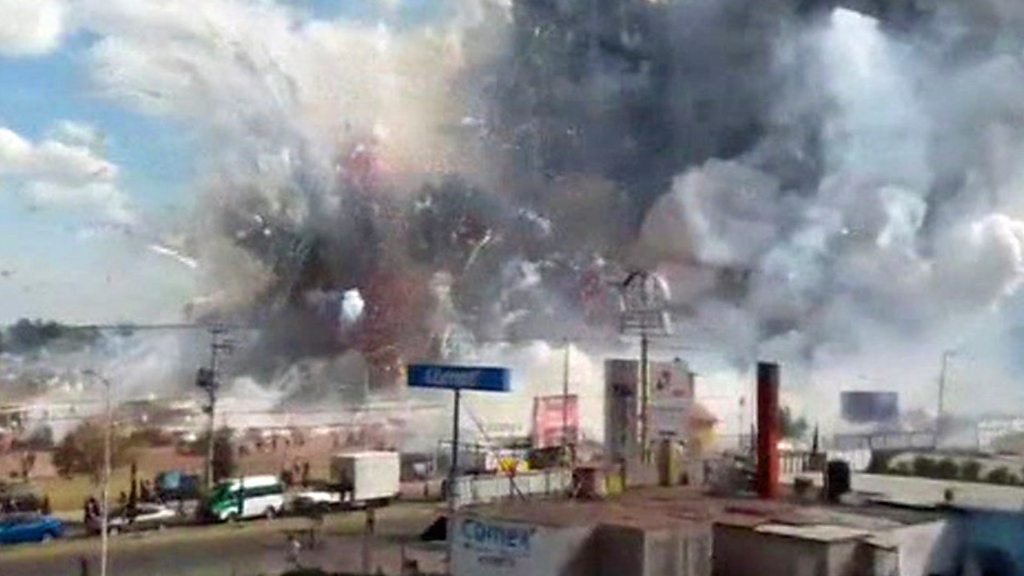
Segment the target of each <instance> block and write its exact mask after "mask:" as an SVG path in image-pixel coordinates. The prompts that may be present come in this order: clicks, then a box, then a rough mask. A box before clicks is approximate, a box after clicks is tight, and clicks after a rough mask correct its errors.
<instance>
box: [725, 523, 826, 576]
mask: <svg viewBox="0 0 1024 576" xmlns="http://www.w3.org/2000/svg"><path fill="white" fill-rule="evenodd" d="M835 561H836V562H838V561H839V559H838V557H837V559H836V560H835ZM829 563H830V559H829V555H828V546H826V545H823V544H821V543H817V542H812V541H809V540H800V539H796V538H785V537H780V536H773V535H770V534H759V533H757V532H755V531H754V530H753V529H750V528H745V527H736V526H726V525H723V524H716V525H715V526H714V535H713V553H712V564H713V567H712V574H714V575H715V576H755V575H756V576H825V575H826V574H828V569H829Z"/></svg>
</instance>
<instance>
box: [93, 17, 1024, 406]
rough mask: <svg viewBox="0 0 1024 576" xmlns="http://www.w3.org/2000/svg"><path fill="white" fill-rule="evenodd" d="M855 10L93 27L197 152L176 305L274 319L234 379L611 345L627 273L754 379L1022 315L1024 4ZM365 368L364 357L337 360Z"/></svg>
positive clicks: (928, 341)
mask: <svg viewBox="0 0 1024 576" xmlns="http://www.w3.org/2000/svg"><path fill="white" fill-rule="evenodd" d="M845 5H846V6H847V8H839V7H836V6H835V3H834V2H828V1H825V0H820V1H815V0H769V1H765V0H686V1H679V2H661V3H659V2H649V1H647V0H566V1H558V2H555V1H543V0H511V1H509V2H497V1H488V0H449V1H447V2H441V3H438V7H437V9H436V11H435V12H434V13H432V14H431V15H430V16H429V17H424V16H423V15H422V14H420V15H419V16H418V17H417V18H414V19H412V20H410V19H408V18H403V17H402V16H401V12H402V11H401V9H400V8H396V11H395V12H388V11H383V12H382V13H381V18H380V22H376V21H374V22H372V23H367V22H363V21H357V20H352V19H337V20H326V19H318V18H314V17H311V16H309V15H307V14H305V13H303V12H301V11H299V10H297V9H293V8H288V7H286V6H284V5H283V4H279V3H274V2H260V3H247V2H242V1H240V0H208V1H205V2H202V3H201V4H196V3H194V2H186V1H184V0H182V1H174V2H155V1H141V0H104V1H102V2H101V1H99V0H95V1H94V0H79V1H78V2H77V3H76V4H75V7H74V15H75V20H76V24H77V25H78V26H80V27H82V28H85V29H88V30H90V31H92V32H94V33H95V34H96V37H97V38H98V40H97V41H96V43H95V44H94V45H93V46H92V48H91V49H90V62H91V64H92V70H93V77H94V80H95V82H96V85H97V87H98V89H99V92H100V94H102V95H104V96H106V97H108V98H110V99H113V100H115V101H118V102H122V103H124V104H125V105H128V106H132V107H134V108H135V109H137V110H140V111H142V112H144V113H147V114H153V115H158V116H161V117H165V118H169V119H172V120H173V121H175V122H177V123H178V125H179V126H181V127H182V129H184V130H188V131H189V133H190V134H191V135H192V137H193V138H194V141H195V142H196V147H197V150H199V151H200V155H201V156H202V157H203V158H204V159H205V160H204V161H203V163H202V165H201V174H202V176H201V178H200V180H199V182H197V189H198V196H197V198H196V204H197V208H196V211H197V218H196V219H195V222H196V223H195V226H194V228H192V229H190V230H186V231H185V232H186V233H187V236H188V240H187V241H185V242H183V243H182V245H183V246H184V248H181V249H179V248H177V247H176V248H174V249H173V250H170V249H168V248H167V247H162V248H160V250H161V253H171V254H172V255H173V256H174V257H176V258H179V259H180V260H181V261H182V262H185V263H187V265H189V266H195V268H196V271H197V275H198V278H199V281H200V284H201V285H202V287H203V290H204V293H203V294H202V295H200V296H198V297H197V298H196V299H195V301H194V302H193V303H192V304H191V305H190V307H189V309H188V310H187V314H188V315H189V316H190V317H191V318H193V319H197V320H214V319H221V320H230V321H236V322H242V323H251V324H255V325H258V326H261V327H263V328H264V329H263V332H262V334H261V336H260V337H259V338H257V339H256V341H255V342H253V343H252V344H251V346H247V347H246V348H247V349H246V350H242V351H240V352H239V355H240V358H239V360H238V364H239V365H240V366H248V367H249V371H250V372H252V374H250V376H252V377H253V378H255V379H256V380H257V381H260V382H274V383H276V385H278V386H279V387H281V388H283V389H285V388H286V389H288V390H289V391H291V390H293V389H294V388H295V384H294V382H295V381H296V379H298V380H302V379H314V378H315V379H320V380H325V381H328V382H334V383H335V385H347V384H345V383H347V382H352V381H360V382H362V381H363V380H364V377H365V375H363V374H358V375H357V374H353V372H360V371H367V370H368V371H369V372H371V373H372V374H371V376H373V379H375V380H377V379H379V380H381V381H389V380H394V379H395V378H396V377H397V375H398V366H399V365H400V364H401V363H403V362H405V361H409V360H413V359H422V358H430V357H438V356H443V355H446V354H447V355H456V356H457V355H463V354H467V353H469V352H467V351H472V350H473V349H474V348H476V347H478V346H479V345H480V342H481V341H482V340H491V339H514V340H530V339H555V338H561V337H562V336H568V335H573V336H579V335H587V336H588V337H597V338H603V337H610V336H611V335H612V334H613V333H614V332H616V331H617V325H616V321H617V310H616V302H615V295H614V289H613V288H611V287H610V286H609V284H610V282H612V281H614V280H617V279H621V278H622V277H623V276H624V273H625V272H626V271H628V270H630V269H632V268H635V267H644V268H648V269H656V270H659V271H660V272H661V273H662V274H664V276H665V277H666V278H667V279H668V280H669V283H670V284H671V285H672V293H673V302H672V305H673V312H674V313H675V315H676V318H677V322H678V323H679V324H680V325H681V327H682V329H683V331H684V332H685V333H688V334H690V333H693V334H701V336H700V337H701V338H703V339H705V340H706V341H707V345H708V346H712V347H717V348H721V349H722V350H723V352H724V353H725V354H727V355H728V356H729V357H730V358H733V359H736V360H737V361H739V362H740V363H741V364H742V363H748V362H749V361H750V360H752V359H753V358H755V357H757V356H776V357H779V358H782V359H785V360H789V361H799V362H800V363H804V364H806V365H807V366H810V367H812V369H813V368H814V367H817V368H818V369H826V368H828V367H830V366H837V365H843V361H842V360H841V359H843V358H851V357H864V355H865V354H868V353H871V352H872V351H873V350H877V347H878V346H882V347H883V348H884V347H886V346H889V345H890V344H892V343H896V342H908V341H909V342H913V343H914V344H913V345H907V346H908V348H913V347H914V346H919V347H923V348H927V349H928V350H926V351H925V352H922V354H921V355H922V357H928V358H930V357H936V358H937V356H938V352H939V350H941V349H942V348H944V347H947V346H952V345H960V344H962V342H961V341H960V340H961V339H962V338H961V337H962V336H963V334H961V335H959V336H957V337H952V336H949V335H951V334H952V333H953V332H954V329H953V327H962V326H964V325H966V324H965V323H968V322H971V325H977V324H978V320H977V319H978V318H983V319H992V320H995V318H996V316H997V315H998V311H1000V310H1007V309H1012V307H1010V308H1007V303H1008V302H1009V303H1011V304H1012V303H1014V302H1015V299H1014V294H1015V293H1016V289H1017V287H1018V285H1019V283H1020V280H1021V273H1022V269H1024V224H1022V222H1021V221H1020V220H1019V218H1021V217H1022V216H1024V215H1022V214H1021V210H1022V208H1024V206H1022V201H1021V199H1020V195H1019V194H1018V193H1017V190H1018V188H1019V186H1020V184H1021V183H1022V178H1021V176H1022V173H1021V170H1020V168H1019V167H1018V166H1017V163H1016V159H1017V158H1018V157H1019V155H1020V153H1021V152H1022V145H1024V108H1022V107H1021V102H1024V98H1022V96H1024V94H1021V93H1020V92H1021V91H1022V90H1024V88H1022V87H1024V83H1022V82H1021V81H1020V80H1021V77H1022V72H1024V60H1022V55H1024V54H1022V52H1021V50H1022V45H1021V42H1020V38H1021V37H1022V33H1024V12H1022V10H1021V9H1020V8H1018V7H1017V3H1016V2H1012V1H1010V0H1002V1H1001V0H985V1H968V0H963V1H960V2H946V3H942V4H941V6H940V5H935V6H932V5H930V4H929V5H926V4H925V3H924V2H915V1H912V0H906V1H897V0H892V1H890V2H884V1H877V2H867V1H863V2H856V1H853V0H851V1H850V2H848V3H846V4H845ZM856 10H862V11H863V13H861V12H857V11H856ZM1004 317H1005V315H1004ZM986 322H987V320H986V321H985V322H981V324H985V325H987V324H986ZM991 324H992V325H993V326H1000V327H1004V326H1005V324H1003V323H995V322H992V323H991ZM977 332H978V333H979V334H980V335H979V336H977V337H978V338H980V339H987V340H988V341H991V340H992V339H996V338H1001V337H1003V331H1002V330H1001V329H997V328H985V329H984V330H980V331H977ZM879 343H883V344H879ZM933 347H934V348H935V350H934V351H933V350H931V348H933ZM346 354H347V355H348V356H346ZM352 354H355V355H356V356H358V357H359V358H361V359H363V360H365V362H366V363H368V365H369V366H368V367H367V366H366V365H365V364H364V363H361V362H355V363H352V362H348V361H347V360H346V361H345V362H341V361H335V359H337V358H342V357H345V358H351V357H352V356H351V355H352ZM886 362H888V356H887V360H886ZM922 362H924V363H925V364H927V362H925V361H922ZM356 364H359V366H358V367H356V368H352V366H355V365H356ZM297 366H298V367H299V368H297ZM303 366H304V367H305V368H302V367H303ZM917 370H919V371H920V372H921V373H927V372H929V371H931V370H932V367H931V366H925V365H922V366H919V367H918V368H917ZM317 375H319V376H317ZM357 376H358V377H357ZM299 388H301V386H299Z"/></svg>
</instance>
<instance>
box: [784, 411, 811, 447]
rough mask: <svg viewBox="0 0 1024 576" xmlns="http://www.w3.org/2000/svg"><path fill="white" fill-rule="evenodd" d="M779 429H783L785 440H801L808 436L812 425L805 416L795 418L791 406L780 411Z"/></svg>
mask: <svg viewBox="0 0 1024 576" xmlns="http://www.w3.org/2000/svg"><path fill="white" fill-rule="evenodd" d="M779 427H780V428H781V429H782V437H783V438H789V439H791V440H799V439H801V438H803V437H804V436H806V435H807V430H808V429H809V428H810V424H808V423H807V419H806V418H804V417H803V416H801V417H799V418H797V417H795V416H794V415H793V412H792V411H791V410H790V408H789V406H783V407H782V408H781V409H780V410H779Z"/></svg>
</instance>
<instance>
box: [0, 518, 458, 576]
mask: <svg viewBox="0 0 1024 576" xmlns="http://www.w3.org/2000/svg"><path fill="white" fill-rule="evenodd" d="M434 515H435V508H434V507H433V506H429V505H423V504H402V505H396V506H393V507H391V508H388V509H385V510H381V511H379V512H378V514H377V537H376V538H374V540H373V546H372V549H373V551H374V568H376V567H377V566H380V567H381V568H382V569H383V570H384V572H385V573H387V574H397V573H398V572H399V569H400V566H401V557H402V543H403V542H407V541H411V540H414V537H415V536H416V535H418V534H419V532H420V531H422V529H423V528H425V527H426V526H427V525H428V524H429V523H430V522H431V521H432V520H433V518H434ZM363 522H364V515H363V513H361V512H350V513H343V514H335V515H332V516H329V517H328V518H327V519H326V520H325V524H324V535H323V537H322V538H321V542H320V544H319V545H318V546H316V547H315V548H313V549H309V548H308V547H304V549H303V550H301V551H300V553H299V559H300V562H301V563H302V565H303V566H317V567H322V568H325V569H331V570H338V571H355V570H359V569H361V567H362V557H363V553H362V551H363V537H362V534H361V531H362V528H363ZM309 525H310V523H309V520H307V519H305V518H287V519H279V520H273V521H257V522H246V523H239V524H235V525H221V526H206V527H193V528H179V529H171V530H167V531H165V532H162V533H148V534H133V535H122V536H119V537H116V538H113V539H112V540H111V542H112V546H111V554H110V562H111V570H110V572H109V573H110V574H111V575H113V576H158V575H159V576H251V575H252V576H254V575H259V574H268V575H273V574H278V573H280V572H282V571H284V570H286V569H288V568H290V567H294V564H293V563H292V561H291V559H290V558H289V556H290V554H289V551H290V549H291V546H290V545H289V544H288V534H289V533H296V532H301V531H303V530H304V529H307V528H308V527H309ZM303 539H305V535H303ZM416 544H418V543H414V547H415V546H416ZM99 547H100V540H99V538H90V539H83V540H68V541H62V542H54V543H51V544H48V545H28V546H20V547H12V548H10V549H7V550H3V551H0V574H2V575H3V576H75V575H78V574H80V573H81V564H82V559H83V558H84V559H86V561H87V562H88V563H89V565H90V569H91V571H90V572H89V574H90V575H92V576H95V575H96V574H98V573H99V570H98V566H99V564H98V554H99ZM407 555H408V556H411V557H413V558H417V559H420V560H421V566H422V567H423V568H424V569H433V570H439V569H440V567H441V565H440V564H439V563H440V561H441V560H442V556H441V553H440V552H430V551H425V550H423V549H422V548H410V549H409V550H408V552H407Z"/></svg>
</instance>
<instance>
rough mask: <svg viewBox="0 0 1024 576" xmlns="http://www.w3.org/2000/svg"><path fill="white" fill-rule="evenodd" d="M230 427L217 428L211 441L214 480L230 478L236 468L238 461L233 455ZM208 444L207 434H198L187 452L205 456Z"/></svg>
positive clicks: (233, 448) (208, 437)
mask: <svg viewBox="0 0 1024 576" xmlns="http://www.w3.org/2000/svg"><path fill="white" fill-rule="evenodd" d="M231 438H232V433H231V429H230V428H221V429H220V430H217V432H216V434H215V435H214V441H213V480H214V481H215V482H216V481H218V480H221V479H224V478H230V477H231V476H232V475H234V473H235V470H237V469H238V461H237V458H236V455H235V446H234V442H232V440H231ZM209 445H210V436H209V434H203V435H202V436H200V437H199V438H198V439H197V440H196V441H195V442H194V443H192V445H191V446H189V450H188V453H190V454H195V455H198V456H203V457H205V456H206V454H207V446H209Z"/></svg>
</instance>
